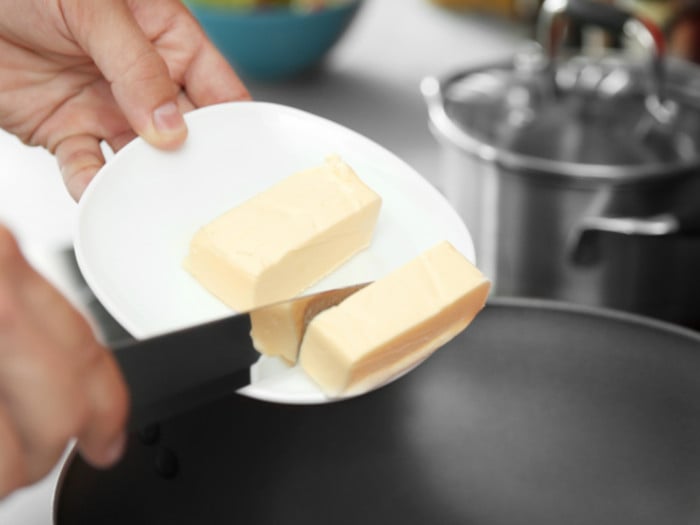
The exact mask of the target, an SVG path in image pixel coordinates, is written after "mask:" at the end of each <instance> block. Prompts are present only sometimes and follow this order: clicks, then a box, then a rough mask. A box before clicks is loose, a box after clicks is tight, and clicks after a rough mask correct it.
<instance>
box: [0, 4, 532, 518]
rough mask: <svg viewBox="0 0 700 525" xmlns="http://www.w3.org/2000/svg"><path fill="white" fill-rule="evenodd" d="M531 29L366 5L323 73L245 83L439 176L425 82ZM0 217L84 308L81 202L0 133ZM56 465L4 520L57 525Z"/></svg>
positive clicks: (37, 154)
mask: <svg viewBox="0 0 700 525" xmlns="http://www.w3.org/2000/svg"><path fill="white" fill-rule="evenodd" d="M526 35H527V31H526V30H524V29H523V28H522V27H518V26H516V25H513V24H510V23H508V22H504V21H499V20H495V19H491V18H489V17H486V16H477V15H472V16H458V15H455V14H453V13H451V12H448V11H445V10H443V9H441V8H438V7H436V6H434V5H432V4H430V3H429V2H427V1H426V0H366V4H365V6H364V7H363V9H362V10H361V11H360V13H359V15H358V17H357V19H356V20H355V22H354V24H353V25H352V26H351V27H350V29H349V31H348V33H347V34H346V35H345V37H344V38H343V39H342V40H341V41H340V43H339V44H338V45H337V47H336V48H335V49H334V50H333V52H332V53H331V54H330V55H329V56H328V57H327V60H326V62H325V63H324V65H323V67H321V68H319V69H318V70H317V71H314V72H312V73H309V74H307V75H305V76H303V77H300V78H296V79H294V80H288V81H284V82H277V83H265V84H264V83H255V82H249V83H248V85H249V88H250V90H251V92H252V94H253V96H254V98H255V99H257V100H263V101H269V102H276V103H281V104H286V105H290V106H295V107H298V108H301V109H304V110H307V111H310V112H312V113H316V114H318V115H321V116H324V117H326V118H329V119H331V120H334V121H336V122H339V123H341V124H343V125H345V126H347V127H349V128H352V129H354V130H355V131H358V132H360V133H362V134H364V135H366V136H368V137H370V138H371V139H373V140H375V141H376V142H378V143H380V144H382V145H383V146H385V147H386V148H388V149H390V150H391V151H393V152H394V153H395V154H397V155H398V156H399V157H401V158H403V159H404V160H405V161H406V162H408V163H409V164H411V165H412V166H413V167H414V168H415V169H416V170H417V171H418V172H419V173H421V174H422V175H423V176H425V177H426V178H427V179H428V180H430V181H431V182H435V181H436V180H437V177H436V173H437V170H438V169H439V154H440V150H439V147H438V144H437V143H436V142H435V140H434V139H433V137H432V136H431V134H430V132H429V130H428V126H427V115H426V111H425V107H424V104H423V101H422V98H421V95H420V91H419V84H420V81H421V79H422V78H423V77H424V76H426V75H442V74H445V73H449V72H453V71H456V70H459V69H462V68H466V67H469V66H472V65H475V64H479V63H484V62H491V61H494V60H497V59H499V58H502V57H504V56H506V55H508V54H510V53H511V52H512V50H513V49H514V47H515V46H517V45H518V44H519V43H520V42H522V41H523V39H524V38H526ZM0 159H2V160H1V161H0V221H1V222H3V223H5V224H7V225H9V226H10V227H11V228H12V229H13V231H15V233H16V234H17V236H18V238H19V240H20V242H21V244H22V246H23V248H24V249H25V251H26V253H27V256H28V257H29V259H30V260H31V261H32V263H33V264H35V266H36V267H37V268H38V269H39V270H40V271H42V272H43V273H44V274H45V275H46V276H47V277H48V278H49V279H50V280H52V281H53V282H54V283H55V284H56V285H57V286H58V287H59V288H60V289H61V290H62V291H64V292H65V293H66V294H67V295H68V296H69V298H70V299H71V300H73V301H74V302H75V303H76V304H77V305H78V306H79V307H82V308H83V309H84V310H86V309H85V305H84V304H81V302H84V297H83V296H82V295H81V294H82V291H81V290H79V289H76V287H75V285H74V283H73V282H71V280H70V279H69V278H67V273H66V270H65V268H63V267H62V266H61V264H58V263H57V262H56V261H57V258H56V253H59V252H65V250H66V248H67V247H69V246H70V245H71V240H72V232H73V228H74V224H75V220H76V206H75V204H74V203H73V202H72V201H71V199H70V198H69V197H68V195H67V193H66V192H65V190H64V189H63V186H62V183H61V180H60V174H59V172H58V169H57V168H56V165H55V162H54V160H53V158H52V157H51V155H49V154H48V153H47V152H46V151H44V150H42V149H40V148H30V147H27V146H24V145H22V144H21V143H20V142H19V141H18V140H17V139H15V138H14V137H11V136H10V135H8V134H6V133H4V132H0ZM58 471H59V468H57V469H55V470H54V472H52V473H51V474H50V475H49V476H47V478H46V479H44V480H43V481H42V482H40V483H38V484H36V485H34V486H32V487H29V488H27V489H24V490H22V491H19V492H18V493H16V494H14V495H13V496H11V497H10V498H7V499H6V500H4V501H2V502H0V523H2V524H8V525H15V524H22V525H43V524H48V523H51V500H52V494H53V490H54V487H55V483H56V479H57V475H58Z"/></svg>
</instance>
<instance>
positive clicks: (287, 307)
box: [250, 284, 365, 365]
mask: <svg viewBox="0 0 700 525" xmlns="http://www.w3.org/2000/svg"><path fill="white" fill-rule="evenodd" d="M364 286H365V285H364V284H360V285H357V286H349V287H346V288H341V289H337V290H328V291H327V292H322V293H318V294H312V295H309V296H306V297H299V298H297V299H295V300H293V301H283V302H281V303H276V304H271V305H269V306H263V307H260V308H256V309H255V310H253V311H251V312H250V323H251V331H250V337H251V339H252V340H253V346H254V347H255V349H256V350H257V351H258V352H260V353H261V354H265V355H267V356H271V357H281V358H282V359H284V360H285V361H286V362H287V364H290V365H293V364H295V363H296V362H297V358H298V353H299V347H300V346H301V341H302V338H303V336H304V333H305V332H306V328H307V326H308V325H309V323H310V322H311V320H312V319H313V318H314V317H316V316H317V315H318V314H319V313H320V312H322V311H323V310H326V309H328V308H330V307H331V306H335V305H337V304H338V303H340V302H341V301H343V300H344V299H345V298H347V297H348V296H350V295H352V294H353V293H355V292H357V291H358V290H360V289H361V288H363V287H364Z"/></svg>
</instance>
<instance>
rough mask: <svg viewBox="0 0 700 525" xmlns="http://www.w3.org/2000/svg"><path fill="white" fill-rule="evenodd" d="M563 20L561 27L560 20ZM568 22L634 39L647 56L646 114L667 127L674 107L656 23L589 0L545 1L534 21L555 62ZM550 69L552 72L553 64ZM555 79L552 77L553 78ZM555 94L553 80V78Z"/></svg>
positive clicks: (661, 41)
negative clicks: (666, 78)
mask: <svg viewBox="0 0 700 525" xmlns="http://www.w3.org/2000/svg"><path fill="white" fill-rule="evenodd" d="M561 20H563V21H564V24H563V25H562V24H561V23H560V21H561ZM567 20H576V21H579V22H581V23H584V24H588V25H595V26H599V27H602V28H603V29H606V30H608V31H610V32H612V33H614V34H625V35H627V36H628V37H630V38H633V39H635V40H636V41H637V42H638V43H639V44H640V45H641V46H642V48H643V49H645V50H646V52H647V53H648V54H649V55H650V57H651V61H650V70H651V75H650V77H651V83H650V88H649V93H647V100H646V107H647V111H648V112H649V113H650V114H651V115H652V117H654V118H655V119H656V120H657V121H658V122H659V123H661V124H669V123H670V122H672V121H673V119H674V118H675V115H676V107H675V105H674V104H672V103H671V101H668V100H666V94H665V83H666V80H665V65H664V64H665V55H666V41H665V38H664V34H663V31H662V30H661V28H660V27H659V26H657V25H656V24H655V23H653V22H651V21H649V20H646V19H644V18H641V17H639V16H637V15H635V14H633V13H631V12H628V11H625V10H624V9H621V8H619V7H617V6H614V5H611V4H603V3H600V2H593V1H591V0H545V2H544V3H543V4H542V7H541V9H540V13H539V16H538V18H537V29H536V31H537V40H538V42H539V43H540V45H541V46H542V47H543V48H544V50H545V51H546V53H547V55H548V56H549V59H550V65H551V64H553V63H554V60H555V59H556V57H557V55H558V54H559V51H560V48H561V44H562V41H563V37H564V33H565V30H566V24H567ZM551 69H552V70H553V69H554V66H553V65H552V67H551ZM552 76H554V75H552ZM552 85H553V86H554V91H555V93H556V92H557V89H556V81H555V80H554V78H552Z"/></svg>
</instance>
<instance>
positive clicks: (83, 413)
mask: <svg viewBox="0 0 700 525" xmlns="http://www.w3.org/2000/svg"><path fill="white" fill-rule="evenodd" d="M127 412H128V393H127V388H126V385H125V384H124V381H123V379H122V377H121V374H120V372H119V370H118V368H117V365H116V364H115V362H114V359H113V358H112V355H111V354H110V352H109V351H107V350H106V349H105V348H103V347H102V346H101V345H100V344H99V343H98V342H97V340H96V339H95V337H94V335H93V333H92V330H91V329H90V327H89V325H88V324H87V322H86V321H85V320H84V318H83V317H82V316H81V315H80V314H79V313H78V312H77V311H76V310H75V309H74V308H73V307H72V306H71V305H70V304H69V303H68V302H67V301H66V300H65V299H64V298H63V297H62V296H61V294H60V293H59V292H58V291H57V290H56V289H55V288H53V287H52V286H51V285H50V284H49V283H48V282H47V281H46V280H44V278H43V277H41V276H40V275H39V274H38V273H37V272H36V271H34V270H33V269H32V268H31V267H30V266H29V264H28V263H27V261H26V260H25V259H24V257H23V256H22V254H21V252H20V250H19V248H18V246H17V244H16V242H15V241H14V238H13V237H12V235H11V234H10V232H9V231H8V230H7V229H6V228H4V227H3V226H1V225H0V498H2V497H4V496H6V495H7V494H9V493H10V492H11V491H13V490H15V489H17V488H19V487H21V486H24V485H28V484H30V483H33V482H34V481H37V480H39V479H41V478H42V477H44V476H45V475H46V474H47V473H48V472H49V471H50V470H51V468H52V467H53V466H54V465H55V464H56V462H57V461H58V459H59V458H60V457H61V455H62V453H63V452H64V450H65V449H66V445H67V444H68V442H69V440H71V439H72V438H77V440H78V441H77V445H78V448H79V450H80V451H81V454H82V455H83V457H84V458H85V459H86V460H87V461H89V462H90V463H92V464H93V465H95V466H98V467H101V466H109V465H111V464H112V463H114V462H115V461H116V460H117V459H118V458H119V456H120V455H121V453H122V449H123V447H124V444H125V441H124V440H125V434H124V425H125V421H126V417H127Z"/></svg>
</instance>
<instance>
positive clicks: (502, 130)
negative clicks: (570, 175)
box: [443, 51, 700, 167]
mask: <svg viewBox="0 0 700 525" xmlns="http://www.w3.org/2000/svg"><path fill="white" fill-rule="evenodd" d="M667 65H668V66H671V63H668V64H667ZM680 66H681V64H674V67H673V68H671V67H669V68H668V69H669V71H668V76H667V81H666V82H667V83H666V98H665V100H664V101H663V102H664V106H659V107H657V108H654V107H650V105H651V104H653V101H651V100H650V99H649V97H648V93H649V84H650V82H651V80H650V79H649V74H648V68H647V67H646V65H645V64H634V63H632V62H630V61H629V60H626V59H624V58H622V57H618V56H608V57H605V58H603V59H593V58H586V57H575V58H573V59H570V60H568V61H566V62H563V63H561V64H560V65H559V66H558V67H557V70H556V72H554V73H552V71H551V70H550V68H548V67H546V65H545V64H544V63H543V60H542V55H539V57H537V56H535V57H533V56H532V55H531V51H530V52H528V53H527V55H525V54H523V53H521V54H519V55H516V57H515V59H514V60H513V61H512V63H510V64H500V65H496V66H491V67H486V68H483V69H479V70H475V71H472V72H469V73H466V74H464V75H460V76H457V77H454V78H453V79H452V80H451V81H450V82H449V83H448V84H447V85H445V86H444V88H443V91H444V95H443V99H444V109H445V112H446V114H447V116H448V117H449V118H450V119H451V120H452V122H453V123H454V124H456V125H457V126H458V127H459V128H460V129H461V130H462V131H464V132H465V133H466V134H468V135H470V136H471V137H473V138H474V139H476V140H477V141H479V142H481V143H484V144H487V145H491V146H494V147H496V148H498V149H499V150H502V151H505V152H509V153H512V154H516V155H520V156H524V157H531V158H536V159H543V160H551V161H556V162H565V163H571V164H588V165H604V166H649V165H655V166H657V167H658V166H659V165H663V166H666V167H670V166H675V165H688V164H693V163H695V162H697V161H698V158H699V156H700V75H698V73H697V72H696V71H691V68H690V67H689V66H685V67H680ZM693 92H694V93H697V94H698V95H695V96H691V93H693ZM655 109H656V110H659V111H660V113H659V114H655V113H654V111H655ZM664 111H665V113H663V112H664Z"/></svg>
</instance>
